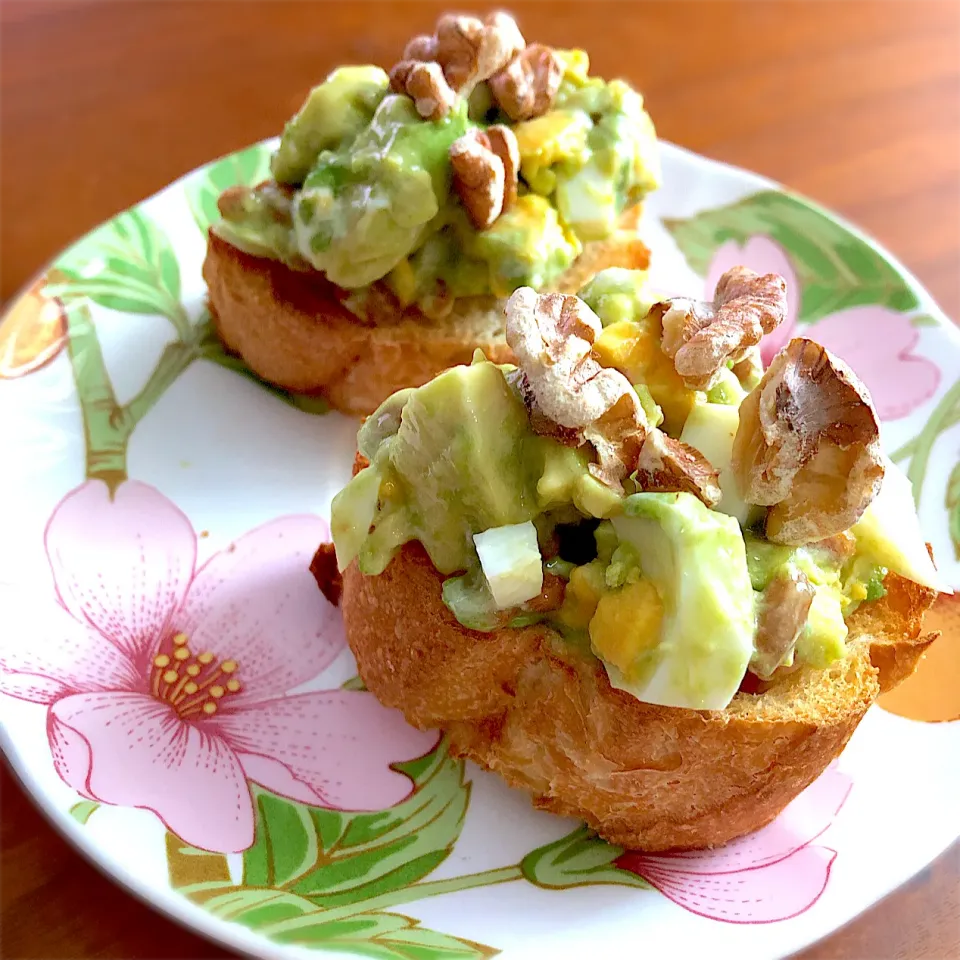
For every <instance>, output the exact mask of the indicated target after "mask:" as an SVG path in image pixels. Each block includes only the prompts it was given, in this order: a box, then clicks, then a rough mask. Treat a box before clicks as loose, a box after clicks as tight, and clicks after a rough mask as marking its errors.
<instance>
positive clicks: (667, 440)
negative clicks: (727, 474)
mask: <svg viewBox="0 0 960 960" xmlns="http://www.w3.org/2000/svg"><path fill="white" fill-rule="evenodd" d="M719 477H720V474H719V471H717V470H716V469H715V468H714V467H713V465H712V464H711V463H710V461H709V460H707V458H706V457H705V456H704V455H703V454H702V453H700V451H699V450H697V449H696V448H695V447H691V446H690V445H689V444H687V443H683V442H682V441H680V440H674V439H673V437H669V436H667V434H665V433H664V432H663V431H662V430H651V431H650V432H649V433H648V434H647V437H646V439H645V440H644V441H643V446H642V447H641V448H640V456H639V458H638V460H637V485H638V486H639V487H640V489H641V490H650V491H670V492H672V491H680V492H683V493H692V494H693V495H694V496H695V497H698V498H699V499H700V500H702V501H703V502H704V503H705V504H706V505H707V506H708V507H715V506H716V505H717V504H718V503H719V502H720V500H721V498H722V496H723V493H722V492H721V490H720V479H719Z"/></svg>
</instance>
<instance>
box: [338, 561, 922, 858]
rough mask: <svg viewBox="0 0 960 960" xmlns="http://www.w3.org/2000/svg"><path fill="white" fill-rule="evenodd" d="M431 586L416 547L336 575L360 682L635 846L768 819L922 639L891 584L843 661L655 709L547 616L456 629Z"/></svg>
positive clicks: (906, 590) (559, 806) (466, 750)
mask: <svg viewBox="0 0 960 960" xmlns="http://www.w3.org/2000/svg"><path fill="white" fill-rule="evenodd" d="M896 579H897V580H899V579H900V578H896ZM441 583H442V577H441V575H440V574H438V573H437V571H436V570H435V569H434V567H433V565H432V564H431V563H430V561H429V558H428V557H427V555H426V553H425V552H424V550H423V548H422V547H421V546H420V545H419V544H417V543H412V544H408V545H406V546H405V547H404V548H403V549H402V550H401V551H400V553H399V554H398V555H397V557H396V558H395V559H394V560H393V561H392V563H391V564H390V565H389V566H388V567H387V569H386V571H384V573H383V574H381V575H380V576H378V577H366V576H364V575H363V574H361V573H360V572H359V571H358V570H357V567H356V565H355V564H353V565H351V566H350V567H349V568H348V569H347V571H345V573H344V580H343V598H342V608H343V616H344V622H345V625H346V633H347V639H348V641H349V643H350V646H351V648H352V650H353V652H354V655H355V656H356V659H357V665H358V668H359V671H360V676H361V677H362V678H363V681H364V683H365V684H366V686H367V688H368V689H369V690H371V691H372V692H373V693H374V694H375V695H376V696H377V697H378V699H379V700H381V702H383V703H384V704H386V705H387V706H390V707H395V708H398V709H399V710H401V711H402V712H403V713H404V715H405V716H406V718H407V720H408V721H409V722H411V723H412V724H414V725H415V726H418V727H422V728H427V727H442V728H444V729H445V730H446V732H447V736H448V737H449V739H450V744H451V749H452V750H453V751H454V753H456V754H458V755H461V756H464V757H468V758H469V759H471V760H474V761H476V762H477V763H479V764H480V765H481V766H483V767H486V768H487V769H489V770H494V771H496V772H497V773H499V774H501V776H503V777H504V778H505V779H506V780H507V782H508V783H510V784H512V785H513V786H516V787H521V788H523V789H526V790H528V791H529V792H530V793H531V794H532V795H533V802H534V805H535V806H537V807H540V808H543V809H546V810H550V811H552V812H554V813H558V814H563V815H567V816H573V817H579V818H581V819H583V820H585V821H586V822H587V823H588V824H589V825H590V826H591V827H592V828H593V829H595V830H597V831H598V832H599V833H600V834H601V836H603V837H605V838H606V839H608V840H610V841H611V842H612V843H616V844H619V845H621V846H624V847H628V848H631V849H636V850H650V851H653V850H669V849H684V848H700V847H710V846H715V845H717V844H721V843H724V842H726V841H728V840H731V839H733V838H735V837H738V836H741V835H743V834H745V833H749V832H751V831H753V830H756V829H758V828H760V827H762V826H763V825H764V824H766V823H768V822H769V821H770V820H772V819H773V818H774V817H775V816H776V815H777V814H778V813H779V812H780V811H781V810H782V809H783V808H784V807H785V806H786V805H787V803H789V802H790V801H791V800H792V799H793V798H794V797H795V796H796V795H797V794H798V793H799V792H800V791H801V790H802V789H803V788H804V787H806V786H807V785H808V784H809V783H811V782H812V781H813V780H814V779H815V778H816V777H817V776H818V775H819V774H820V773H821V772H822V771H823V769H824V768H825V767H826V766H827V764H828V763H829V762H830V761H831V760H832V759H833V758H834V757H835V756H837V754H838V753H840V751H841V750H842V749H843V747H844V745H845V744H846V742H847V740H848V739H849V737H850V735H851V734H852V733H853V731H854V729H855V728H856V726H857V724H858V723H859V722H860V720H861V719H862V718H863V715H864V714H865V713H866V711H867V709H868V707H869V706H870V705H871V703H873V701H874V699H875V698H876V696H877V694H878V693H879V691H880V689H881V685H883V686H884V688H885V689H886V688H887V687H888V686H891V685H893V683H895V682H898V681H899V680H900V679H903V677H904V676H906V675H907V673H909V671H910V670H911V669H912V667H913V665H915V664H916V661H917V659H918V658H919V656H920V654H921V653H922V651H923V650H924V649H925V648H926V646H927V645H928V644H929V642H931V640H932V638H929V637H920V619H921V617H922V612H923V610H924V609H925V607H926V606H927V605H929V603H930V602H932V599H933V597H932V596H931V595H930V594H931V591H923V589H922V588H915V585H913V584H909V585H907V586H904V584H907V582H906V581H902V582H900V583H897V582H896V581H894V582H893V584H892V586H893V589H891V590H890V592H889V593H888V595H887V598H885V599H884V600H883V601H878V602H877V603H875V604H873V605H872V607H873V609H872V610H869V608H867V607H864V608H862V610H863V611H864V612H863V613H861V614H858V615H857V616H856V617H854V618H853V619H852V620H851V636H850V640H849V643H848V646H849V650H850V655H849V656H848V657H847V658H846V659H845V660H843V661H840V662H838V663H836V664H834V665H833V666H831V667H830V668H828V669H826V670H814V669H802V670H798V671H796V672H794V673H792V674H790V675H788V676H786V677H784V678H783V679H781V680H779V681H778V682H777V683H776V684H774V685H770V686H769V688H768V689H767V690H766V692H764V693H763V694H759V695H755V694H747V693H740V694H737V696H736V697H735V698H734V700H733V702H732V703H731V705H730V706H729V707H728V708H727V709H726V710H724V711H717V712H709V711H693V710H683V709H676V708H665V707H658V706H654V705H651V704H645V703H641V702H639V701H638V700H636V699H634V698H633V697H631V696H629V695H628V694H626V693H623V692H622V691H619V690H615V689H613V688H612V687H611V686H610V684H609V682H608V680H607V676H606V672H605V671H604V669H603V667H602V665H601V664H600V662H599V661H598V660H597V659H596V658H595V657H593V656H592V655H591V654H590V653H589V651H587V650H585V649H578V648H577V646H576V645H575V644H572V643H570V642H567V641H564V640H563V639H562V638H561V637H560V635H559V634H557V633H556V632H555V631H553V630H552V629H550V628H549V627H546V626H544V625H535V626H530V627H524V628H520V629H504V630H497V631H494V632H492V633H478V632H475V631H471V630H468V629H466V628H465V627H463V626H462V625H461V624H460V623H458V622H457V620H456V619H455V618H454V617H453V615H452V614H451V613H450V611H449V610H448V609H447V608H446V606H444V604H443V601H442V599H441V593H440V591H441ZM868 631H869V632H868ZM871 657H874V661H873V662H871Z"/></svg>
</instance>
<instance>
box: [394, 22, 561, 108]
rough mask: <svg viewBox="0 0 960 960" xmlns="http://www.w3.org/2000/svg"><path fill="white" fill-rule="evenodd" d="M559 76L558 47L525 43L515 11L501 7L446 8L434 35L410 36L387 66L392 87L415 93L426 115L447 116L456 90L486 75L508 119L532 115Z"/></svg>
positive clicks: (462, 91) (553, 93) (547, 101)
mask: <svg viewBox="0 0 960 960" xmlns="http://www.w3.org/2000/svg"><path fill="white" fill-rule="evenodd" d="M562 79H563V67H562V65H561V63H560V59H559V58H558V57H557V55H556V53H554V51H553V50H552V49H550V47H547V46H544V45H543V44H542V43H532V44H530V45H529V46H528V45H527V42H526V40H524V38H523V34H522V33H521V32H520V28H519V27H518V26H517V23H516V21H515V20H514V19H513V17H511V16H510V15H509V14H507V13H503V12H501V11H497V12H496V13H491V14H490V15H489V16H487V17H485V18H484V19H483V20H480V19H478V18H477V17H466V16H459V15H457V14H451V13H448V14H444V15H443V16H442V17H441V18H440V19H439V20H438V21H437V26H436V30H435V32H434V34H433V36H428V35H426V34H421V35H419V36H416V37H414V38H413V39H412V40H410V41H409V43H407V45H406V47H404V50H403V57H402V58H401V60H400V62H399V63H397V64H396V65H395V66H394V68H393V69H392V70H391V71H390V82H391V86H392V87H393V89H394V90H395V91H397V92H398V93H406V94H408V95H409V96H411V97H413V99H414V101H415V102H416V105H417V111H418V112H419V114H420V116H422V117H424V118H425V119H428V120H438V119H440V118H442V117H445V116H446V115H447V113H449V112H450V109H451V108H452V107H453V105H454V104H455V103H456V98H457V96H460V97H462V98H463V99H468V98H469V96H470V94H471V93H472V92H473V91H474V89H475V88H476V87H477V85H478V84H480V83H483V82H484V81H489V85H490V97H491V98H492V100H493V102H494V103H496V105H497V106H499V107H500V109H501V110H502V111H503V112H504V113H505V114H506V115H507V116H508V117H509V118H510V119H511V120H512V121H514V122H516V121H519V120H531V119H533V118H534V117H539V116H541V115H543V114H544V113H546V112H547V111H548V110H550V109H551V107H552V106H553V103H554V101H555V100H556V97H557V91H558V90H559V89H560V81H561V80H562Z"/></svg>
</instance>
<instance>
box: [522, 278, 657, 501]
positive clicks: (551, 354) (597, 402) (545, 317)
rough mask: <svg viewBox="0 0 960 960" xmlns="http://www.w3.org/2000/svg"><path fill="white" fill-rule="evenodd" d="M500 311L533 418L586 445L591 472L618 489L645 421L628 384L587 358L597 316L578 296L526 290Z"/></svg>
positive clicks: (597, 326)
mask: <svg viewBox="0 0 960 960" xmlns="http://www.w3.org/2000/svg"><path fill="white" fill-rule="evenodd" d="M504 313H505V315H506V319H507V323H506V335H507V343H508V344H509V346H510V348H511V349H512V350H513V352H514V354H515V355H516V357H517V360H518V362H519V364H520V368H521V370H522V376H521V380H522V381H523V386H522V388H521V389H522V393H523V395H524V396H525V397H529V398H531V399H532V401H533V403H534V404H535V406H536V410H537V413H538V414H539V415H542V416H543V417H545V418H546V419H547V420H551V421H553V422H554V423H556V424H557V425H558V426H560V427H561V428H566V429H569V430H573V431H577V432H578V434H579V437H580V438H582V440H585V441H587V442H590V443H592V444H593V445H594V447H595V448H596V451H597V457H598V463H597V464H596V465H595V466H596V468H597V469H596V471H595V473H594V475H595V476H596V477H597V478H598V479H600V480H603V481H604V482H605V483H607V484H608V485H609V486H613V487H619V486H620V485H621V483H622V481H623V480H624V479H625V478H626V477H627V475H628V474H629V472H630V468H629V465H630V463H631V461H635V459H636V456H637V455H639V452H640V445H641V444H642V443H643V439H644V437H645V436H646V433H647V420H646V415H645V414H644V412H643V408H642V407H641V406H640V401H639V400H638V399H637V395H636V393H635V391H634V389H633V387H632V386H631V385H630V381H629V380H627V378H626V377H625V376H624V375H623V374H622V373H620V371H619V370H613V369H610V368H607V367H602V366H601V365H600V363H599V362H598V361H597V359H596V358H595V357H594V356H593V343H594V341H595V340H596V338H597V336H598V334H599V333H600V329H601V326H600V320H599V319H598V317H597V315H596V314H595V313H594V312H593V311H592V310H591V309H590V308H589V307H588V306H587V305H586V304H585V303H584V302H583V301H582V300H578V299H577V298H576V297H572V296H567V295H566V294H562V293H547V294H537V293H535V292H534V291H533V290H531V289H530V288H529V287H521V289H519V290H517V291H516V293H514V294H513V296H512V297H511V298H510V299H509V300H508V301H507V305H506V308H505V310H504ZM534 422H535V421H534Z"/></svg>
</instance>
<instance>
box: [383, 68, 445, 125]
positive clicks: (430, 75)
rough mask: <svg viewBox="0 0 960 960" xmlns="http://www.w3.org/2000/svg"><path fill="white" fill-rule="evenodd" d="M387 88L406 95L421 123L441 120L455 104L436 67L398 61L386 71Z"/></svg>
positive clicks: (440, 72) (440, 71) (439, 69)
mask: <svg viewBox="0 0 960 960" xmlns="http://www.w3.org/2000/svg"><path fill="white" fill-rule="evenodd" d="M390 86H391V88H392V89H393V90H395V91H396V92H397V93H405V94H407V95H408V96H409V97H410V98H411V99H412V100H413V103H414V106H415V107H416V108H417V113H419V114H420V116H421V117H423V118H424V119H425V120H439V119H441V118H442V117H445V116H446V115H447V114H448V113H449V112H450V110H451V109H452V108H453V105H454V104H455V103H456V102H457V97H456V94H455V93H454V92H453V90H451V89H450V85H449V84H448V83H447V81H446V78H445V77H444V75H443V70H442V69H441V68H440V66H439V64H436V63H424V62H421V61H419V60H401V61H400V62H399V63H398V64H396V66H394V68H393V69H392V70H391V71H390Z"/></svg>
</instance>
